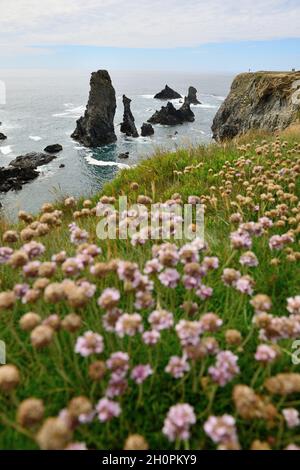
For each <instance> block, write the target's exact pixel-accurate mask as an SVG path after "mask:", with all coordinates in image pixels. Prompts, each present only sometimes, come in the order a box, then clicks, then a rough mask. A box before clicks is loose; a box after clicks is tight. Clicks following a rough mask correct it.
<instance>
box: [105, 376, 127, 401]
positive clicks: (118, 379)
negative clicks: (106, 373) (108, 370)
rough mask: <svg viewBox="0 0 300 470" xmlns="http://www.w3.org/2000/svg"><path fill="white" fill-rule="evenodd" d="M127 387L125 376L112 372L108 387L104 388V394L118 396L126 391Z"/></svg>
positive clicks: (109, 396) (111, 396) (112, 396)
mask: <svg viewBox="0 0 300 470" xmlns="http://www.w3.org/2000/svg"><path fill="white" fill-rule="evenodd" d="M127 387H128V382H127V380H126V378H124V377H122V376H120V375H117V374H112V376H111V378H110V380H109V382H108V387H107V389H106V392H105V395H106V396H107V397H108V398H114V397H119V396H121V395H123V394H124V393H125V392H126V390H127Z"/></svg>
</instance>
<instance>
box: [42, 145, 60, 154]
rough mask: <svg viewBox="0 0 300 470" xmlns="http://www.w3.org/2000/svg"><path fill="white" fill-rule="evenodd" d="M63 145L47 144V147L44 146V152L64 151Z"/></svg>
mask: <svg viewBox="0 0 300 470" xmlns="http://www.w3.org/2000/svg"><path fill="white" fill-rule="evenodd" d="M62 149H63V148H62V145H60V144H53V145H47V147H45V148H44V152H47V153H58V152H61V151H62Z"/></svg>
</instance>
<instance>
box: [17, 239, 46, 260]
mask: <svg viewBox="0 0 300 470" xmlns="http://www.w3.org/2000/svg"><path fill="white" fill-rule="evenodd" d="M22 249H23V250H24V251H25V253H26V254H27V255H28V257H29V258H30V259H33V258H37V257H38V256H40V255H41V254H43V253H44V252H45V247H44V245H43V244H42V243H38V242H36V241H34V240H33V241H31V242H29V243H25V245H23V247H22Z"/></svg>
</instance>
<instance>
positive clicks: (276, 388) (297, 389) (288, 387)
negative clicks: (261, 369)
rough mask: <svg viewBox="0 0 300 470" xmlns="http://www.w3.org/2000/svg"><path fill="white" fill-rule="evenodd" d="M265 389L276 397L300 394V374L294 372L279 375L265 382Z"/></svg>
mask: <svg viewBox="0 0 300 470" xmlns="http://www.w3.org/2000/svg"><path fill="white" fill-rule="evenodd" d="M265 387H266V389H267V390H268V392H270V393H272V394H274V395H283V396H285V395H289V394H291V393H300V374H297V373H293V372H290V373H288V372H286V373H282V374H277V375H275V376H273V377H270V378H269V379H267V380H266V381H265Z"/></svg>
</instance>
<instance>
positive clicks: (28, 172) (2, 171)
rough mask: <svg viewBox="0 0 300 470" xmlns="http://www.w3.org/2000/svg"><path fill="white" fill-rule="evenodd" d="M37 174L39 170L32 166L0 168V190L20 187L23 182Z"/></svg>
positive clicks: (35, 176)
mask: <svg viewBox="0 0 300 470" xmlns="http://www.w3.org/2000/svg"><path fill="white" fill-rule="evenodd" d="M38 176H39V172H38V171H36V170H34V169H32V168H14V167H7V168H0V192H7V191H9V190H11V189H14V190H19V189H22V186H23V184H25V183H28V182H29V181H31V180H33V179H35V178H37V177H38Z"/></svg>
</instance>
